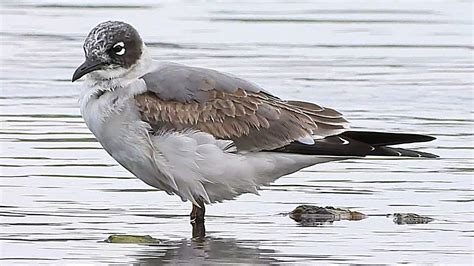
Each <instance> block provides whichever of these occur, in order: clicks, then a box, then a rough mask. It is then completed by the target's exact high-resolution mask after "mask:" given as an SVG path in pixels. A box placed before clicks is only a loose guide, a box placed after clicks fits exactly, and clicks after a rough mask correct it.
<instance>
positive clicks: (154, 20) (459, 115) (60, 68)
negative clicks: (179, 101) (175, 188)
mask: <svg viewBox="0 0 474 266" xmlns="http://www.w3.org/2000/svg"><path fill="white" fill-rule="evenodd" d="M74 2H75V1H74ZM74 2H73V1H71V2H67V1H36V2H35V3H33V2H24V1H2V8H1V11H0V12H1V13H0V14H1V60H2V63H1V65H0V69H1V71H0V79H1V90H2V93H1V96H0V106H1V107H0V108H1V109H0V111H1V117H0V119H1V124H2V127H1V131H0V134H1V136H0V141H1V151H2V152H1V158H0V164H1V176H2V178H0V180H1V181H0V182H1V183H0V185H1V191H0V192H1V204H0V205H1V206H0V217H1V218H0V227H1V230H0V231H1V237H0V241H1V242H0V245H1V246H0V248H1V250H0V257H1V260H2V261H0V263H1V264H11V263H31V264H33V263H38V262H44V263H67V262H69V263H71V262H74V263H80V262H94V263H144V264H146V263H150V264H154V263H162V262H168V263H177V262H194V263H204V262H205V263H218V262H245V263H285V262H305V263H311V262H330V263H340V262H343V263H374V262H385V263H397V262H399V263H402V262H417V263H466V264H469V263H471V264H472V263H473V261H472V260H473V257H472V250H473V239H474V238H473V237H474V215H473V212H474V211H473V210H474V206H473V200H474V192H473V173H472V172H473V158H474V153H473V143H474V137H473V133H474V132H473V121H474V115H473V98H474V97H473V84H474V81H473V71H474V64H473V63H474V60H473V48H474V47H473V43H472V42H473V39H472V38H473V36H472V27H473V19H472V17H473V14H472V3H471V2H470V1H450V2H449V4H448V3H447V2H446V3H441V2H430V3H429V4H427V3H424V2H415V1H399V2H397V4H396V5H394V4H391V5H390V4H387V2H386V1H361V2H355V1H350V2H345V3H344V2H338V3H337V4H336V3H331V2H329V1H328V2H320V3H319V4H314V3H312V2H313V1H292V2H291V3H286V4H285V3H280V2H277V1H274V0H269V1H265V2H261V3H260V4H254V3H252V2H250V1H249V2H242V1H234V2H225V3H221V2H219V3H214V2H198V1H196V2H193V3H188V1H182V2H180V1H166V2H162V3H160V4H154V1H142V2H141V3H143V4H136V5H134V6H130V5H129V4H127V3H126V1H114V3H115V4H116V5H115V6H113V5H112V6H111V4H110V2H109V1H89V2H83V3H84V4H82V5H81V6H72V4H71V3H74ZM101 3H103V5H102V4H101ZM185 3H186V4H185ZM109 19H120V20H125V21H128V22H130V23H131V24H133V25H135V26H136V27H137V28H138V29H139V31H140V32H141V34H142V37H143V38H144V40H146V41H147V43H148V46H149V47H150V48H151V51H152V54H153V55H154V57H155V58H156V59H161V60H171V61H177V62H181V63H186V64H191V65H197V66H204V67H211V68H216V69H220V70H223V71H227V72H231V73H234V74H237V75H240V76H242V77H245V78H248V79H251V80H253V81H255V82H257V83H259V84H260V85H262V86H263V87H265V88H267V89H268V90H270V91H272V92H273V93H275V94H276V95H278V96H281V97H284V98H291V99H302V100H308V101H314V102H317V103H319V104H321V105H325V106H330V107H334V108H336V109H338V110H340V111H342V112H343V113H344V114H345V115H346V116H347V118H348V119H349V120H350V121H351V122H352V124H353V127H354V128H355V129H373V130H384V131H396V132H416V133H422V134H431V135H433V136H436V137H437V138H438V139H437V140H436V141H434V142H430V143H420V144H414V145H411V146H409V147H413V148H417V149H420V150H423V151H427V152H432V153H436V154H438V155H440V156H441V158H440V159H437V160H412V159H410V160H408V159H366V160H347V161H342V162H336V163H329V164H323V165H317V166H314V167H310V168H308V169H305V170H303V171H300V172H298V173H295V174H292V175H290V176H287V177H284V178H281V179H279V180H278V181H277V182H276V183H275V184H273V185H271V186H268V187H265V188H264V189H263V190H262V191H261V196H255V195H244V196H241V197H239V198H238V200H236V201H231V202H226V203H223V204H215V205H212V206H209V207H208V209H207V214H208V217H207V229H208V233H209V239H208V240H207V241H206V242H205V243H192V242H191V241H190V240H189V237H190V234H191V231H190V226H189V217H188V214H189V212H190V204H189V203H183V202H181V201H180V200H179V198H178V197H176V196H174V197H171V196H168V195H166V194H165V193H163V192H159V191H155V190H153V189H151V188H150V187H148V186H146V185H145V184H144V183H142V182H141V181H139V180H137V179H135V178H133V176H132V175H131V174H130V173H128V172H127V171H125V170H124V169H123V168H122V167H120V166H119V165H117V163H115V161H114V160H113V159H111V158H110V157H109V156H108V155H107V154H106V153H105V152H104V151H103V150H102V149H101V147H100V145H99V144H98V143H97V142H96V141H95V140H94V137H93V136H92V135H91V133H90V132H89V130H88V129H87V128H86V126H85V124H84V123H83V120H82V118H81V117H80V114H79V109H78V104H77V98H78V95H79V93H80V84H71V83H70V78H71V75H72V72H73V71H74V69H75V67H77V66H78V65H79V64H80V63H81V62H82V59H83V53H82V47H81V45H82V41H83V40H84V38H85V35H86V34H87V33H88V31H89V30H90V29H91V28H92V27H93V26H95V25H96V24H97V23H98V22H100V21H104V20H109ZM300 204H315V205H322V206H326V205H331V206H337V207H342V208H353V209H354V210H357V211H361V212H363V213H366V214H369V215H375V216H372V217H370V218H368V219H365V220H362V221H338V222H334V223H333V224H327V225H322V226H318V227H304V226H299V225H298V224H297V223H296V222H294V221H293V220H291V219H290V218H289V217H287V216H284V215H281V213H285V212H289V211H291V210H293V209H294V208H295V207H296V206H297V205H300ZM394 212H415V213H418V214H422V215H428V216H431V217H433V218H435V219H436V220H435V221H434V222H431V223H428V224H418V225H397V224H394V223H393V222H392V221H391V219H389V218H386V217H384V216H383V214H388V213H394ZM377 215H379V216H377ZM117 233H120V234H137V235H151V236H153V237H155V238H159V239H162V240H163V243H162V244H159V245H151V246H150V245H136V244H135V245H134V244H110V243H105V242H103V240H105V239H106V238H107V237H108V236H109V235H111V234H117Z"/></svg>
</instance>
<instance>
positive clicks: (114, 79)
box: [85, 44, 152, 91]
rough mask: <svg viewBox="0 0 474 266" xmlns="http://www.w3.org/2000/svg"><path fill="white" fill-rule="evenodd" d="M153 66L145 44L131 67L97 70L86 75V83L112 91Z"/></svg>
mask: <svg viewBox="0 0 474 266" xmlns="http://www.w3.org/2000/svg"><path fill="white" fill-rule="evenodd" d="M151 66H152V58H151V56H150V54H149V53H148V49H147V47H146V46H145V44H143V46H142V54H141V56H140V58H139V59H138V60H137V62H136V63H135V64H134V65H132V66H131V67H130V68H129V69H124V68H117V69H106V70H97V71H94V72H92V73H89V74H87V75H86V78H85V85H86V87H88V88H89V89H92V88H93V89H95V90H97V91H112V90H115V89H117V88H123V87H126V86H128V85H129V84H130V83H131V82H133V81H135V80H136V79H138V78H139V77H141V76H143V75H144V74H146V73H147V72H148V71H149V69H150V68H151Z"/></svg>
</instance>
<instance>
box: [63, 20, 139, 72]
mask: <svg viewBox="0 0 474 266" xmlns="http://www.w3.org/2000/svg"><path fill="white" fill-rule="evenodd" d="M142 48H143V41H142V39H141V38H140V35H139V34H138V32H137V31H136V30H135V29H134V28H133V27H132V26H131V25H129V24H127V23H125V22H121V21H106V22H102V23H100V24H99V25H97V26H95V27H94V28H93V29H92V30H91V32H90V33H89V35H87V38H86V40H85V41H84V53H85V57H86V61H85V62H84V63H83V64H82V65H81V66H79V67H78V68H77V69H76V71H75V72H74V75H73V77H72V81H75V80H77V79H79V78H81V77H82V76H84V75H85V74H88V73H91V72H93V71H100V70H119V71H118V72H121V71H120V70H127V69H129V68H130V67H131V66H133V65H134V64H135V63H136V62H137V61H138V60H139V59H140V56H141V54H142Z"/></svg>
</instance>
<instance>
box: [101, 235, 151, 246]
mask: <svg viewBox="0 0 474 266" xmlns="http://www.w3.org/2000/svg"><path fill="white" fill-rule="evenodd" d="M105 242H107V243H123V244H156V243H160V240H159V239H156V238H153V237H151V236H149V235H146V236H134V235H111V236H109V237H108V238H107V240H105Z"/></svg>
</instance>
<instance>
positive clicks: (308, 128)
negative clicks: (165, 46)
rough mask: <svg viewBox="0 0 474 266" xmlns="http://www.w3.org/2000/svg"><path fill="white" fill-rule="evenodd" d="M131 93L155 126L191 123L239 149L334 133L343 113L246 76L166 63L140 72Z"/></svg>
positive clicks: (189, 126) (187, 125) (176, 126)
mask: <svg viewBox="0 0 474 266" xmlns="http://www.w3.org/2000/svg"><path fill="white" fill-rule="evenodd" d="M143 79H144V81H145V84H146V86H147V91H146V92H144V93H142V94H139V95H136V96H135V100H136V105H137V107H138V109H139V112H140V114H141V117H142V119H143V120H144V121H146V122H148V123H149V124H150V125H151V126H152V128H153V129H154V130H155V131H160V130H187V129H195V130H199V131H203V132H207V133H210V134H212V135H213V136H214V137H216V138H219V139H228V140H232V141H233V142H234V144H235V146H236V147H237V149H238V150H248V151H258V150H273V149H276V148H279V147H283V146H285V145H288V144H289V143H291V142H294V141H296V140H298V139H302V138H305V137H308V136H313V135H318V136H328V135H331V134H338V133H340V132H339V131H341V130H342V129H345V128H347V124H348V122H347V121H346V120H345V119H344V118H343V117H342V114H341V113H339V112H337V111H336V110H333V109H330V108H324V107H321V106H318V105H316V104H312V103H306V102H301V101H283V100H281V99H280V98H278V97H275V96H273V95H271V94H270V93H268V92H266V91H264V90H263V89H261V88H260V87H258V86H257V85H255V84H253V83H250V82H248V81H246V80H243V79H240V78H237V77H234V76H232V75H228V74H225V73H221V72H217V71H214V70H209V69H202V68H193V67H187V66H183V65H179V64H167V65H164V66H162V67H159V68H158V69H157V70H155V71H154V72H150V73H148V74H146V75H145V76H143Z"/></svg>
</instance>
